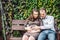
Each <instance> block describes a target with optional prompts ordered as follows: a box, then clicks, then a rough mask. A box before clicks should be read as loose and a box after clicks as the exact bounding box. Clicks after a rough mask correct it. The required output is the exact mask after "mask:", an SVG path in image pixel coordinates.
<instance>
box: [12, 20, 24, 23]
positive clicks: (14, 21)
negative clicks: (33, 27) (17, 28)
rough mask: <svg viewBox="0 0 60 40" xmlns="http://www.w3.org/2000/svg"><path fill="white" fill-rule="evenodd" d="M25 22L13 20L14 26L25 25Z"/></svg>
mask: <svg viewBox="0 0 60 40" xmlns="http://www.w3.org/2000/svg"><path fill="white" fill-rule="evenodd" d="M24 23H25V20H12V24H24Z"/></svg>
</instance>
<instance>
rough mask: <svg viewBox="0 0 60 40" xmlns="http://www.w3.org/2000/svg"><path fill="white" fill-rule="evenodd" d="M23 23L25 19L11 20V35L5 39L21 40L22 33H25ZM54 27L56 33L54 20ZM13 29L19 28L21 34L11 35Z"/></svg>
mask: <svg viewBox="0 0 60 40" xmlns="http://www.w3.org/2000/svg"><path fill="white" fill-rule="evenodd" d="M24 24H25V20H12V27H11V36H10V37H9V38H8V39H7V40H22V39H21V38H22V36H23V34H24V33H25V29H24V28H25V27H24ZM55 29H56V31H57V33H58V30H57V26H56V22H55ZM13 30H19V31H20V33H22V36H21V37H13V35H12V32H13Z"/></svg>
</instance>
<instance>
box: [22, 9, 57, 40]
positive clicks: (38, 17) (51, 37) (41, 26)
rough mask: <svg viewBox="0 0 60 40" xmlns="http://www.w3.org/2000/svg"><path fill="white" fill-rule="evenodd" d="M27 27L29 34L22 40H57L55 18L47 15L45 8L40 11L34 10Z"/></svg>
mask: <svg viewBox="0 0 60 40" xmlns="http://www.w3.org/2000/svg"><path fill="white" fill-rule="evenodd" d="M25 26H26V27H25V29H26V30H27V32H26V33H25V34H24V35H23V37H22V40H36V39H37V40H46V37H47V38H48V40H56V39H55V34H56V32H55V28H54V17H53V16H48V15H46V10H45V9H44V8H42V9H40V10H39V11H37V10H36V9H33V10H32V14H31V16H30V17H29V18H28V19H27V23H26V25H25Z"/></svg>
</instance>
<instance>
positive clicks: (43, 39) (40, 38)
mask: <svg viewBox="0 0 60 40" xmlns="http://www.w3.org/2000/svg"><path fill="white" fill-rule="evenodd" d="M45 39H46V33H45V32H44V31H42V32H41V33H40V34H39V36H38V40H45Z"/></svg>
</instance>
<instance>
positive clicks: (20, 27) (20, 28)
mask: <svg viewBox="0 0 60 40" xmlns="http://www.w3.org/2000/svg"><path fill="white" fill-rule="evenodd" d="M12 30H25V27H24V26H17V25H12Z"/></svg>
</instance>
